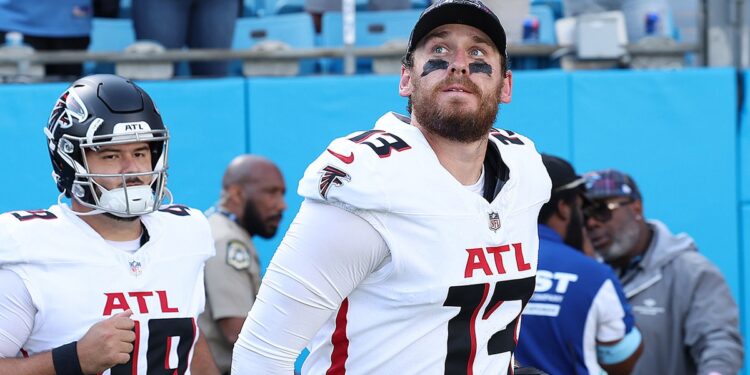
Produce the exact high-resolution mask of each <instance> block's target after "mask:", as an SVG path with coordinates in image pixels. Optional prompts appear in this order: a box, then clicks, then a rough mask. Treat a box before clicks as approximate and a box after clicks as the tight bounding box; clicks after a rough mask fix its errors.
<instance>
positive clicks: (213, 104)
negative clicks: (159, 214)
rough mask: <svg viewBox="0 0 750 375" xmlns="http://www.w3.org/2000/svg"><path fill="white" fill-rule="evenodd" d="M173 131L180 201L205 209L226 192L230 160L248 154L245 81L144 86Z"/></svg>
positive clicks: (173, 181)
mask: <svg viewBox="0 0 750 375" xmlns="http://www.w3.org/2000/svg"><path fill="white" fill-rule="evenodd" d="M140 85H141V86H142V87H143V89H144V90H146V91H147V92H148V93H149V94H150V95H151V98H152V99H153V100H154V102H155V103H156V105H157V107H158V108H159V111H160V112H161V115H162V118H163V119H164V121H165V123H166V124H167V127H168V128H169V133H170V144H169V146H170V149H169V164H170V165H169V180H168V181H169V184H168V185H169V188H170V189H171V190H172V192H173V193H174V196H175V202H176V203H181V204H186V205H189V206H192V207H195V208H199V209H201V210H205V209H207V208H208V207H210V206H211V205H213V204H214V202H216V201H217V200H218V198H219V193H220V192H221V177H222V175H223V174H224V168H226V166H227V164H229V161H230V160H232V158H233V157H234V156H236V155H238V154H241V153H244V152H245V150H246V143H245V139H246V127H245V124H246V120H245V80H244V79H242V78H226V79H205V80H184V81H161V82H158V81H155V82H142V83H140Z"/></svg>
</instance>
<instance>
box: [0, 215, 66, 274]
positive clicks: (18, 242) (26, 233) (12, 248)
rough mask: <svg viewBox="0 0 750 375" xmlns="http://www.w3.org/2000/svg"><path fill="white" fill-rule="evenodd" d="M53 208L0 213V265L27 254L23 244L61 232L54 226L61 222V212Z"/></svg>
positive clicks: (20, 259) (22, 257) (16, 260)
mask: <svg viewBox="0 0 750 375" xmlns="http://www.w3.org/2000/svg"><path fill="white" fill-rule="evenodd" d="M55 211H56V210H55V208H54V207H53V208H50V209H49V210H45V209H36V210H17V211H10V212H6V213H3V214H2V215H0V265H2V264H3V263H14V262H19V261H22V260H23V259H25V257H26V256H27V255H28V254H26V253H25V251H24V247H23V244H26V243H27V242H29V241H37V240H40V239H42V238H46V237H48V236H53V235H55V234H58V235H59V233H63V232H61V231H57V230H56V228H58V227H59V225H61V224H62V220H59V218H60V216H61V213H60V212H55Z"/></svg>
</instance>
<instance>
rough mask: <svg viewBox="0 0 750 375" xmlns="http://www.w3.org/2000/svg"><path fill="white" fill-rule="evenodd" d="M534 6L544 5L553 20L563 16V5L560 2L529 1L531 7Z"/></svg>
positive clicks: (557, 0) (556, 0)
mask: <svg viewBox="0 0 750 375" xmlns="http://www.w3.org/2000/svg"><path fill="white" fill-rule="evenodd" d="M535 5H546V6H548V7H549V8H550V10H552V14H553V16H554V19H555V20H556V19H558V18H561V17H562V16H563V4H562V0H531V6H532V7H533V6H535Z"/></svg>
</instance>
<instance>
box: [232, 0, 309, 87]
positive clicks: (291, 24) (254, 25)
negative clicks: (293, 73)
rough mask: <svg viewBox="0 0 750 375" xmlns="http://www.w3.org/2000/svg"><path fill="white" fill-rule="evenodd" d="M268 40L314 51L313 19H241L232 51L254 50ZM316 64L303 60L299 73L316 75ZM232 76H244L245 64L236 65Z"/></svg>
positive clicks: (302, 16) (299, 16)
mask: <svg viewBox="0 0 750 375" xmlns="http://www.w3.org/2000/svg"><path fill="white" fill-rule="evenodd" d="M267 40H276V41H280V42H284V43H286V44H288V45H289V46H290V47H292V48H301V49H308V48H314V47H315V31H314V29H313V24H312V18H311V17H310V15H309V14H307V13H294V14H283V15H275V16H267V17H252V18H240V19H238V20H237V24H236V25H235V28H234V38H233V40H232V49H247V48H251V47H253V46H254V45H256V44H257V43H260V42H263V41H267ZM315 65H316V62H315V61H314V60H309V59H306V60H302V61H301V62H300V74H312V73H315V71H316V68H315ZM230 73H231V74H232V75H242V62H240V61H235V62H233V63H232V66H231V67H230Z"/></svg>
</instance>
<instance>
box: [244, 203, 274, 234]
mask: <svg viewBox="0 0 750 375" xmlns="http://www.w3.org/2000/svg"><path fill="white" fill-rule="evenodd" d="M275 219H278V220H281V214H277V215H273V216H270V217H268V218H266V219H265V220H264V219H263V217H262V216H261V214H260V211H259V210H258V206H257V205H256V204H255V202H253V201H252V200H250V199H248V200H247V202H245V208H244V210H243V212H242V220H240V225H242V227H243V228H245V230H246V231H247V232H248V233H250V235H251V236H254V235H258V236H261V237H263V238H271V237H273V236H274V235H275V234H276V230H277V229H278V227H277V226H274V225H273V224H274V223H273V222H272V221H273V220H275Z"/></svg>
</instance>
